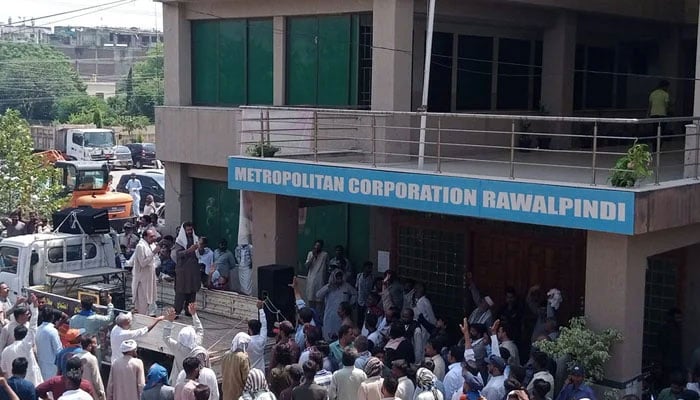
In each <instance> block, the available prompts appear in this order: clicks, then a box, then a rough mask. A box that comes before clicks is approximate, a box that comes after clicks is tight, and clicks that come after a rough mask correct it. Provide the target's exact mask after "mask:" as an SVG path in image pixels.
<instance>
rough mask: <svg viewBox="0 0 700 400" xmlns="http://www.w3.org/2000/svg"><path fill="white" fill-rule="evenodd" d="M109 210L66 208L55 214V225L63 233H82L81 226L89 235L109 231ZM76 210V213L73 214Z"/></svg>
mask: <svg viewBox="0 0 700 400" xmlns="http://www.w3.org/2000/svg"><path fill="white" fill-rule="evenodd" d="M107 211H108V210H107V209H106V208H92V207H78V208H66V209H63V210H60V211H56V212H55V213H54V214H53V227H54V229H56V228H58V231H59V232H61V233H72V234H80V233H81V232H80V226H82V227H83V230H84V231H85V233H87V234H88V235H91V234H93V233H98V234H99V233H109V214H108V213H107ZM74 212H75V214H73V213H74ZM76 220H77V221H76ZM64 221H65V222H64ZM78 224H80V226H78Z"/></svg>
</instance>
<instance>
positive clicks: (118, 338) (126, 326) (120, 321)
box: [109, 313, 165, 364]
mask: <svg viewBox="0 0 700 400" xmlns="http://www.w3.org/2000/svg"><path fill="white" fill-rule="evenodd" d="M133 319H134V317H133V315H131V313H121V314H119V315H117V318H115V320H114V322H115V325H114V328H112V332H110V334H109V341H110V345H111V347H112V364H114V362H115V361H117V359H118V358H121V356H122V355H121V353H120V352H119V351H118V349H119V348H120V346H121V344H122V343H123V342H124V341H125V340H129V339H136V338H139V337H141V336H144V335H145V334H147V333H148V332H150V331H152V330H153V328H155V327H156V325H157V324H158V323H159V322H160V321H162V320H164V319H165V317H163V316H160V317H157V318H155V319H154V320H153V323H152V324H151V326H144V327H143V328H139V329H131V322H132V321H133Z"/></svg>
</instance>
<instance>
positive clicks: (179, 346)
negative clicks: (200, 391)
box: [163, 303, 207, 386]
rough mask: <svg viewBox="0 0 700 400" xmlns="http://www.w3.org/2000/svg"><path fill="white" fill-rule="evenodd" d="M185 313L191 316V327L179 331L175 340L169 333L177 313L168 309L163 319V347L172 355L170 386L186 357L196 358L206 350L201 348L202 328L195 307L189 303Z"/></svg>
mask: <svg viewBox="0 0 700 400" xmlns="http://www.w3.org/2000/svg"><path fill="white" fill-rule="evenodd" d="M187 311H188V313H189V314H191V315H192V326H186V327H184V328H182V329H180V332H178V334H177V340H175V339H173V338H172V337H171V332H172V329H173V321H174V320H175V317H177V313H176V312H175V310H174V309H173V308H170V309H168V311H167V312H166V316H165V319H166V320H167V321H168V322H167V323H166V325H165V327H164V328H163V341H164V342H165V345H166V346H168V348H169V349H170V351H171V352H172V353H173V357H174V358H175V360H173V368H172V370H171V371H170V379H169V382H170V384H171V385H173V386H174V385H175V381H176V380H177V375H178V374H179V373H180V370H181V369H182V362H183V361H184V360H185V358H187V357H196V356H197V355H198V354H200V353H202V352H204V353H206V351H207V350H206V349H205V348H204V347H202V339H203V338H204V326H202V322H201V321H200V320H199V317H198V316H197V306H196V304H195V303H190V304H189V305H188V306H187Z"/></svg>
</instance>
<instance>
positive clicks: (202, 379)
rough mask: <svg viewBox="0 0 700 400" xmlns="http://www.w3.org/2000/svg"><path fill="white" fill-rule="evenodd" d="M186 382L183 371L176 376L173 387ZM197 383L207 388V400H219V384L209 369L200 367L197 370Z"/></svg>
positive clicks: (214, 373)
mask: <svg viewBox="0 0 700 400" xmlns="http://www.w3.org/2000/svg"><path fill="white" fill-rule="evenodd" d="M186 381H187V374H185V370H182V371H180V373H179V374H178V375H177V380H176V381H175V385H177V384H178V383H184V382H186ZM197 382H199V383H201V384H203V385H207V386H209V390H210V391H209V400H219V383H218V381H217V380H216V372H214V371H213V370H212V369H211V368H207V367H202V368H201V369H200V370H199V378H197Z"/></svg>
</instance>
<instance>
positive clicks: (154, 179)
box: [117, 171, 165, 209]
mask: <svg viewBox="0 0 700 400" xmlns="http://www.w3.org/2000/svg"><path fill="white" fill-rule="evenodd" d="M129 179H131V174H124V175H122V177H121V179H119V183H118V184H117V192H122V193H129V191H128V190H126V188H125V186H126V183H127V182H128V181H129ZM136 179H138V180H140V181H141V204H139V208H140V209H143V206H144V205H145V204H146V196H148V195H149V194H150V195H152V196H153V200H155V202H156V203H159V204H160V203H163V202H165V174H164V173H163V172H162V171H143V172H138V173H136Z"/></svg>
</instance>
